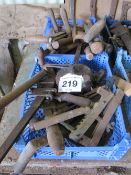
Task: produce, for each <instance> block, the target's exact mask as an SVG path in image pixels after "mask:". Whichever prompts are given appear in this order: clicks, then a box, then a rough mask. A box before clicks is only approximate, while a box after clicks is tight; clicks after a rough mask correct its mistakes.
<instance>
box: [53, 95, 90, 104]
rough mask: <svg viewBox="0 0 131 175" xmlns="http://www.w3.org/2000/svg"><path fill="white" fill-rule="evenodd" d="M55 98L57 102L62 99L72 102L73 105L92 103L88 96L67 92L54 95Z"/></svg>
mask: <svg viewBox="0 0 131 175" xmlns="http://www.w3.org/2000/svg"><path fill="white" fill-rule="evenodd" d="M55 99H57V100H58V101H59V102H63V101H64V102H69V103H73V104H75V105H78V106H83V107H85V106H90V105H91V106H92V105H93V104H92V101H91V100H89V99H88V98H85V97H80V96H75V95H72V94H68V93H64V94H61V95H60V96H58V97H55Z"/></svg>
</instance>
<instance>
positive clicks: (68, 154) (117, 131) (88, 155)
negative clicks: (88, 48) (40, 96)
mask: <svg viewBox="0 0 131 175" xmlns="http://www.w3.org/2000/svg"><path fill="white" fill-rule="evenodd" d="M90 20H91V21H92V23H95V17H90ZM108 21H109V22H110V23H112V21H111V19H108ZM69 23H70V24H71V23H72V21H71V20H69ZM82 23H83V21H81V20H77V25H80V24H82ZM57 24H58V25H59V26H60V25H61V24H62V21H61V20H57ZM51 28H52V23H51V20H50V18H49V17H47V18H46V25H45V28H44V32H43V35H44V36H48V33H49V32H50V30H51ZM40 47H43V48H44V49H46V45H45V44H41V45H40ZM35 60H36V62H35V64H34V66H33V70H32V72H31V74H30V75H29V78H30V77H32V76H34V75H35V74H37V73H38V72H39V71H40V67H39V65H38V63H37V57H36V58H35ZM73 60H74V55H63V54H56V55H54V54H52V55H48V56H47V57H46V63H55V64H56V63H58V64H67V63H70V64H72V63H73ZM79 63H82V64H86V65H88V66H89V67H90V68H91V69H92V70H95V71H96V70H100V69H104V70H105V71H106V78H107V79H108V78H110V77H111V76H112V72H111V69H110V66H109V64H108V55H107V54H106V53H105V52H103V53H101V54H99V55H97V56H95V57H94V59H93V60H92V61H87V60H86V58H85V56H84V55H81V57H80V60H79ZM34 86H35V85H34ZM33 100H34V96H32V94H31V91H30V90H28V91H27V92H25V94H24V97H23V105H22V110H21V114H20V117H21V118H22V117H23V114H24V113H25V112H26V111H27V109H28V108H29V107H30V105H31V103H32V102H33ZM34 117H36V118H39V119H40V118H43V109H42V108H39V109H38V111H37V112H36V114H35V115H34ZM112 121H114V123H115V126H114V130H113V133H112V136H111V137H110V139H109V140H108V143H107V145H105V146H103V147H76V146H75V145H74V144H73V143H72V142H71V141H69V140H67V139H65V153H64V155H62V156H55V155H54V154H53V153H52V151H51V149H50V147H43V148H41V149H39V150H38V151H37V152H36V153H35V154H34V156H33V158H37V159H74V160H87V159H88V160H119V159H121V158H122V156H123V155H124V154H125V153H126V152H127V150H128V149H129V148H130V145H131V144H130V136H129V135H128V134H127V133H126V130H125V126H124V121H123V115H122V111H121V107H120V106H119V107H118V108H117V110H116V112H115V114H114V116H113V117H112ZM45 134H46V132H45V129H42V130H40V131H30V129H29V126H27V127H26V128H25V130H24V132H23V133H22V135H21V136H20V138H19V140H18V142H17V143H16V144H15V148H16V149H17V151H18V152H19V153H21V152H22V150H23V149H24V147H25V144H26V143H27V142H28V141H29V140H31V139H33V138H36V137H40V136H42V135H45Z"/></svg>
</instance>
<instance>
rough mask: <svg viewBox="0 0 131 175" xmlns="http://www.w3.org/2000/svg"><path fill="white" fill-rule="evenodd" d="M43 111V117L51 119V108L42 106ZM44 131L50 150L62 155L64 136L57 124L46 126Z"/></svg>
mask: <svg viewBox="0 0 131 175" xmlns="http://www.w3.org/2000/svg"><path fill="white" fill-rule="evenodd" d="M43 107H44V104H43ZM44 113H45V119H52V118H53V117H54V116H53V113H52V110H51V109H46V108H45V107H44ZM46 132H47V140H48V144H49V146H50V147H51V149H52V151H53V152H54V153H55V154H56V155H57V156H59V155H62V154H63V153H64V138H63V135H62V133H61V130H60V128H59V126H58V124H56V125H52V126H49V127H47V128H46Z"/></svg>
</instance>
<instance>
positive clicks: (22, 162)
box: [13, 136, 48, 174]
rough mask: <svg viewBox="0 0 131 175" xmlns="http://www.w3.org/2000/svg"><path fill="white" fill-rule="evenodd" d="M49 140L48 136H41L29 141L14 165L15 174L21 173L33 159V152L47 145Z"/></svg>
mask: <svg viewBox="0 0 131 175" xmlns="http://www.w3.org/2000/svg"><path fill="white" fill-rule="evenodd" d="M47 145H48V141H47V137H46V136H42V137H40V138H36V139H33V140H31V141H29V142H28V143H27V145H26V146H25V148H24V150H23V151H22V153H21V154H20V156H19V158H18V160H17V162H16V164H15V166H14V172H13V173H14V174H21V173H23V171H24V170H25V168H26V166H27V164H28V163H29V161H30V160H31V158H32V156H33V154H34V153H35V152H36V151H37V150H38V149H40V148H41V147H44V146H47Z"/></svg>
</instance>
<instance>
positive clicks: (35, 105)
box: [0, 97, 44, 163]
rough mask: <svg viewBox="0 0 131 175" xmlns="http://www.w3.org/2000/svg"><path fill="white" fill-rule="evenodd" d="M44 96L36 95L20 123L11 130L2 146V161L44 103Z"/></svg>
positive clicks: (0, 148) (0, 158)
mask: <svg viewBox="0 0 131 175" xmlns="http://www.w3.org/2000/svg"><path fill="white" fill-rule="evenodd" d="M43 100H44V97H36V99H35V100H34V102H33V103H32V104H31V107H30V108H29V109H28V111H27V112H26V113H25V114H24V116H23V118H22V119H21V120H20V121H19V123H18V124H17V125H16V126H15V128H14V129H13V130H12V131H11V133H10V134H9V136H8V137H7V139H6V140H5V142H4V143H3V144H2V145H1V147H0V163H1V161H2V160H3V159H4V157H5V156H6V154H7V153H8V151H9V150H10V148H11V147H12V145H13V144H14V143H15V141H16V139H17V138H18V136H19V135H20V134H21V132H22V131H23V129H24V128H25V127H26V125H27V124H28V122H29V121H30V119H31V118H32V116H33V114H34V113H35V112H36V111H37V109H38V107H39V106H40V105H41V104H42V102H43Z"/></svg>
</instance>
